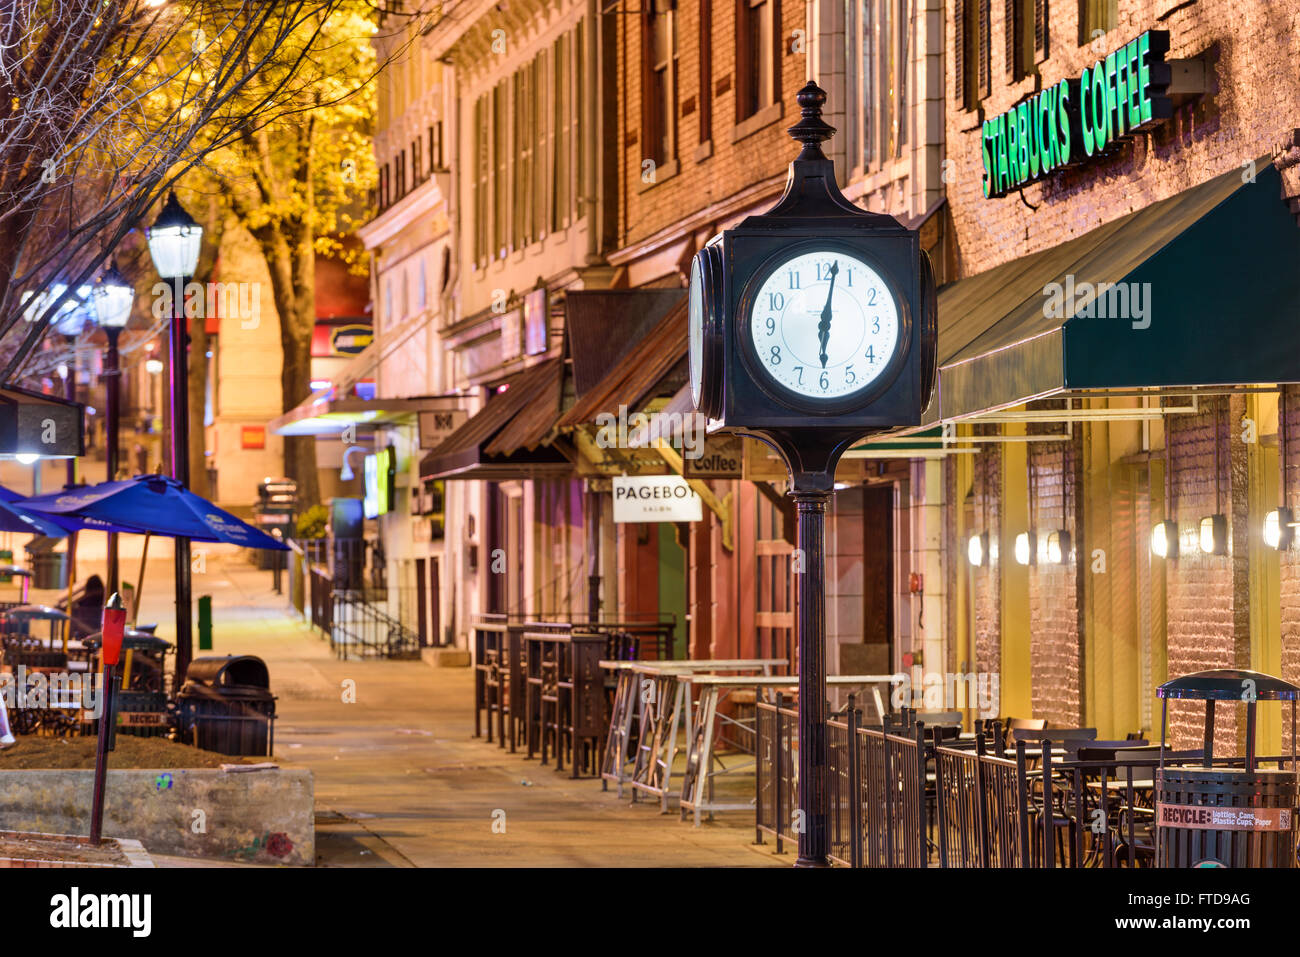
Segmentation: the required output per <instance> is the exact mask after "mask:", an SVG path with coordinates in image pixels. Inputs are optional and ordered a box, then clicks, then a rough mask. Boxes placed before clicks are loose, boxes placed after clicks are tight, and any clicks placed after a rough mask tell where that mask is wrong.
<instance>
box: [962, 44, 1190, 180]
mask: <svg viewBox="0 0 1300 957" xmlns="http://www.w3.org/2000/svg"><path fill="white" fill-rule="evenodd" d="M1168 52H1169V33H1168V32H1167V31H1164V30H1148V31H1147V32H1146V33H1143V34H1142V35H1141V36H1139V37H1136V38H1135V39H1133V40H1130V41H1129V42H1128V43H1126V44H1124V45H1123V46H1122V47H1120V48H1119V49H1117V50H1114V51H1112V52H1111V53H1109V54H1107V55H1106V56H1105V57H1103V58H1102V59H1100V60H1098V61H1097V62H1096V63H1094V64H1093V65H1092V66H1090V67H1085V68H1084V70H1083V72H1082V73H1080V74H1079V76H1078V77H1077V78H1071V79H1065V80H1061V81H1060V82H1059V83H1057V84H1055V85H1053V86H1050V87H1048V88H1047V89H1045V90H1043V91H1042V92H1040V93H1038V94H1036V95H1034V96H1032V97H1030V98H1029V99H1027V100H1025V101H1024V102H1022V103H1018V104H1016V106H1014V107H1012V108H1011V109H1010V110H1008V111H1007V112H1005V113H1003V114H1001V115H1000V116H997V117H994V118H993V119H991V120H986V121H985V122H984V125H983V144H982V147H981V151H982V154H983V161H984V178H983V186H984V195H985V196H986V197H995V196H1005V195H1006V194H1007V193H1010V192H1013V191H1015V190H1017V189H1020V188H1021V187H1022V186H1025V185H1026V184H1027V183H1030V182H1032V181H1034V180H1036V179H1040V178H1041V177H1044V176H1046V175H1048V174H1049V173H1053V172H1055V171H1057V170H1059V169H1061V168H1063V167H1065V166H1068V165H1070V164H1071V163H1078V162H1082V161H1084V160H1086V159H1089V158H1091V157H1093V156H1096V155H1097V154H1099V153H1102V152H1103V151H1105V150H1107V149H1110V148H1111V147H1113V146H1114V145H1115V144H1116V143H1118V142H1119V141H1121V140H1122V139H1124V138H1126V137H1128V136H1129V135H1131V134H1132V133H1134V132H1136V131H1137V130H1140V129H1144V128H1146V127H1149V126H1152V125H1154V124H1155V123H1158V122H1160V121H1161V120H1166V119H1168V118H1169V117H1170V116H1172V115H1173V105H1172V103H1171V101H1170V100H1169V98H1168V97H1167V96H1166V95H1165V93H1166V90H1167V89H1168V87H1169V83H1170V79H1171V71H1170V68H1169V65H1168V64H1166V63H1165V54H1166V53H1168Z"/></svg>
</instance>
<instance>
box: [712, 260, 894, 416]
mask: <svg viewBox="0 0 1300 957" xmlns="http://www.w3.org/2000/svg"><path fill="white" fill-rule="evenodd" d="M693 317H694V314H693V313H692V321H694V318H693ZM901 328H902V321H901V318H900V315H899V305H898V301H897V300H896V299H895V297H894V293H893V291H892V290H891V288H890V286H889V284H888V283H887V282H886V281H885V279H884V277H883V276H882V275H881V274H880V273H879V272H878V271H877V270H876V269H875V268H874V267H872V266H870V265H868V264H867V263H866V262H864V261H863V260H861V259H859V258H857V257H856V256H853V255H849V254H846V253H844V252H841V251H839V250H817V249H814V250H810V251H808V252H803V253H799V254H797V255H795V256H792V257H791V258H789V259H787V260H785V261H783V262H780V263H778V264H777V266H776V268H775V269H773V270H772V272H771V273H770V275H768V276H767V278H766V279H765V280H764V281H763V284H762V285H761V286H759V287H758V290H757V292H756V294H755V295H754V297H753V300H752V305H751V306H750V312H749V332H748V335H749V339H750V342H751V344H752V346H753V349H754V356H755V358H756V359H757V364H758V368H759V369H760V370H761V371H762V373H763V374H765V375H766V376H767V377H768V378H770V379H771V380H772V381H773V382H775V384H776V385H777V386H779V387H782V388H784V389H785V390H788V391H789V392H792V393H794V394H795V395H797V396H799V397H801V398H807V399H813V400H831V401H843V400H846V399H851V398H852V397H853V396H855V395H859V394H861V393H863V392H865V391H868V390H870V389H871V387H872V386H873V385H875V384H877V382H878V380H879V379H880V376H881V374H882V373H884V372H885V370H886V369H888V368H889V367H890V365H891V360H893V359H894V358H895V355H896V354H897V353H898V351H899V350H900V349H901V348H902V336H901V334H900V332H901ZM692 342H694V339H692Z"/></svg>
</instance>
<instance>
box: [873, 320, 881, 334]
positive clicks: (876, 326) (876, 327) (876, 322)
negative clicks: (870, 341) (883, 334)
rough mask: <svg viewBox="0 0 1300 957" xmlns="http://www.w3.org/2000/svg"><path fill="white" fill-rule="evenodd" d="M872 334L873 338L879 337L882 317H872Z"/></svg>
mask: <svg viewBox="0 0 1300 957" xmlns="http://www.w3.org/2000/svg"><path fill="white" fill-rule="evenodd" d="M871 334H872V335H873V336H874V335H879V334H880V317H879V316H872V318H871Z"/></svg>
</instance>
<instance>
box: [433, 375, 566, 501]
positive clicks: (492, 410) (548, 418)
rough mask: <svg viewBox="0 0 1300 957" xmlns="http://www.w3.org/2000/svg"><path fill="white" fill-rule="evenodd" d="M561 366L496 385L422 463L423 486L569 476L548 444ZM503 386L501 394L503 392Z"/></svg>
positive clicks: (557, 408) (556, 412)
mask: <svg viewBox="0 0 1300 957" xmlns="http://www.w3.org/2000/svg"><path fill="white" fill-rule="evenodd" d="M563 371H564V363H563V360H561V359H558V358H555V359H546V360H545V361H543V362H539V363H538V364H537V365H534V366H529V367H528V368H527V369H525V370H523V371H522V372H519V373H516V374H515V375H513V376H511V377H510V378H508V379H506V380H505V381H504V382H502V383H500V384H498V386H497V389H498V390H499V391H497V392H496V393H495V394H494V395H493V396H492V398H490V399H489V400H488V401H487V404H486V405H484V406H483V408H482V409H480V410H479V411H478V412H477V413H475V414H474V415H472V416H470V418H469V420H468V421H467V422H466V423H465V424H464V425H462V426H461V427H460V428H458V429H457V430H456V431H455V432H453V433H452V434H451V435H449V436H448V437H447V438H446V439H445V440H444V441H443V442H442V444H441V445H439V446H438V447H437V448H435V449H434V450H433V451H431V452H430V453H429V454H428V455H426V456H425V457H424V459H423V460H421V462H420V479H421V481H425V482H428V481H433V480H434V479H487V480H505V479H517V478H543V477H547V476H557V477H558V476H563V475H567V474H569V473H570V472H572V471H573V464H572V462H571V461H570V460H569V458H568V457H567V456H566V455H565V454H564V453H563V452H562V451H561V450H560V449H559V448H557V447H555V446H554V445H552V444H551V442H550V439H551V433H552V431H553V429H554V426H555V420H556V418H557V417H558V416H559V414H560V382H561V374H562V373H563ZM503 386H504V388H502V387H503Z"/></svg>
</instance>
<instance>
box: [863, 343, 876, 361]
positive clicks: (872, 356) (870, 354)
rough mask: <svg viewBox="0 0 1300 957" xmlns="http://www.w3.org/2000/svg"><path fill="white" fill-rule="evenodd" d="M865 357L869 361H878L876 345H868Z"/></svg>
mask: <svg viewBox="0 0 1300 957" xmlns="http://www.w3.org/2000/svg"><path fill="white" fill-rule="evenodd" d="M865 358H866V359H867V361H868V362H875V361H876V347H875V346H867V354H866V356H865Z"/></svg>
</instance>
